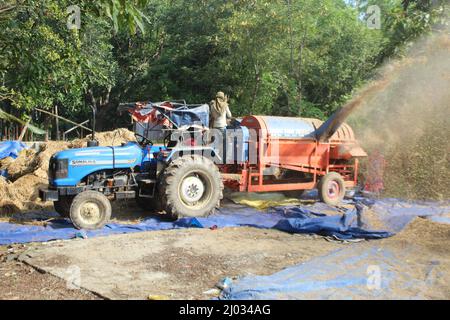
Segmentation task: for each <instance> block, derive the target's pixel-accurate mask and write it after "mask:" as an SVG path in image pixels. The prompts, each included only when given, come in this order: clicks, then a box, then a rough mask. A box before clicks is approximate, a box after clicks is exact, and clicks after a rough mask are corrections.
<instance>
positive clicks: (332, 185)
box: [327, 181, 341, 199]
mask: <svg viewBox="0 0 450 320" xmlns="http://www.w3.org/2000/svg"><path fill="white" fill-rule="evenodd" d="M340 190H341V188H340V187H339V183H337V182H336V181H330V182H329V183H328V190H327V194H328V197H329V198H331V199H336V198H339V193H340Z"/></svg>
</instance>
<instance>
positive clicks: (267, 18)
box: [0, 0, 444, 129]
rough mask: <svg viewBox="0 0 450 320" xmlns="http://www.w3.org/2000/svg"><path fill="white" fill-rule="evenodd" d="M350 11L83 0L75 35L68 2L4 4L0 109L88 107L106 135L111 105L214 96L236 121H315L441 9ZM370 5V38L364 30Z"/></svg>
mask: <svg viewBox="0 0 450 320" xmlns="http://www.w3.org/2000/svg"><path fill="white" fill-rule="evenodd" d="M359 3H360V5H359V6H356V5H354V4H352V2H351V1H334V0H323V1H314V0H235V1H222V0H208V1H207V0H194V1H187V0H132V1H124V0H100V1H88V0H82V1H78V5H79V6H80V9H81V29H80V30H69V29H68V28H67V27H66V21H67V11H66V9H67V7H68V6H69V5H72V2H71V1H69V0H5V1H3V2H2V4H0V81H1V82H0V85H1V86H2V90H3V92H8V95H7V96H8V98H7V99H3V100H2V101H1V102H0V104H1V106H2V107H3V109H4V110H7V111H10V113H12V114H15V115H17V116H18V117H25V115H26V114H28V113H29V112H30V111H31V110H32V109H33V108H34V107H40V108H44V109H51V108H53V107H54V106H55V105H58V106H59V107H60V110H62V113H63V114H64V115H65V116H67V117H70V118H71V119H73V120H85V119H86V117H87V116H88V114H89V108H87V104H91V105H95V106H96V107H97V109H98V110H99V112H98V121H99V125H100V127H101V128H103V129H107V128H109V127H114V126H117V125H119V124H120V121H121V120H120V119H119V118H118V117H117V116H116V112H115V109H116V107H117V105H118V103H119V102H129V101H137V100H148V99H151V100H153V101H155V100H166V99H185V100H187V101H189V102H192V103H196V102H208V101H209V100H210V99H211V97H212V96H213V95H214V93H215V92H216V91H218V90H222V91H225V92H226V93H227V94H228V95H229V96H230V102H231V108H232V112H233V113H234V114H235V115H244V114H257V113H263V114H274V115H290V116H307V117H318V118H325V117H326V116H328V115H329V114H330V113H331V112H333V111H334V110H335V109H336V108H337V107H339V106H340V105H341V104H342V103H344V102H345V101H346V100H347V99H348V98H349V97H350V96H351V94H352V92H353V90H354V89H355V88H358V87H359V86H360V85H362V84H363V83H364V81H366V80H367V79H370V77H371V76H372V75H373V72H374V70H375V69H376V68H377V67H378V66H379V65H380V64H381V63H382V61H384V60H385V59H386V58H389V57H392V56H395V55H397V54H401V52H402V48H403V47H404V46H405V44H408V42H410V41H412V40H413V39H414V38H416V37H418V36H419V35H420V34H422V33H424V32H429V31H430V30H431V29H432V27H433V26H434V25H436V24H439V23H443V22H442V21H444V20H443V18H442V7H443V3H444V2H442V3H440V4H438V5H437V6H433V5H432V4H431V1H412V0H411V1H401V0H369V1H363V2H361V1H359ZM374 3H376V4H378V5H379V6H380V7H381V10H382V29H381V30H371V29H369V28H367V25H366V21H365V19H366V16H365V12H366V9H367V7H368V6H369V5H371V4H374ZM38 120H39V119H38ZM40 120H42V119H40Z"/></svg>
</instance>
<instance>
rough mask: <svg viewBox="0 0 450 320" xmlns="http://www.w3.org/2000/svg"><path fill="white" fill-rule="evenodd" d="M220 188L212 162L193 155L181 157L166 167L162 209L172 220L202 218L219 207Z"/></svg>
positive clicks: (221, 193)
mask: <svg viewBox="0 0 450 320" xmlns="http://www.w3.org/2000/svg"><path fill="white" fill-rule="evenodd" d="M223 188H224V186H223V182H222V178H221V176H220V172H219V169H218V168H217V166H216V165H215V164H214V162H213V161H211V160H210V159H208V158H205V157H201V156H197V155H193V156H184V157H180V158H178V159H176V160H174V161H173V162H172V163H171V164H170V165H169V166H168V167H167V168H166V170H165V172H164V175H163V176H162V179H161V181H160V187H159V194H160V196H161V202H162V206H163V208H164V209H165V210H166V213H167V214H168V215H170V216H172V217H173V218H181V217H204V216H208V215H209V214H211V213H213V212H214V210H215V209H216V208H217V207H219V206H220V200H221V199H222V198H223Z"/></svg>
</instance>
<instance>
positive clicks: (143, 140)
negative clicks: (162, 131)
mask: <svg viewBox="0 0 450 320" xmlns="http://www.w3.org/2000/svg"><path fill="white" fill-rule="evenodd" d="M134 136H135V138H136V141H137V143H139V144H140V145H141V146H143V147H146V146H148V145H150V146H153V142H152V141H151V140H150V139H148V138H147V137H145V136H143V135H142V134H140V133H136V132H135V133H134ZM138 137H139V138H141V139H140V140H139V139H138Z"/></svg>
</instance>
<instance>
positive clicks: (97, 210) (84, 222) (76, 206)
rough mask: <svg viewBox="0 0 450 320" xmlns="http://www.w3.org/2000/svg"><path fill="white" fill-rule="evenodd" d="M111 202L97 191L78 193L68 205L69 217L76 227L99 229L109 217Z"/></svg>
mask: <svg viewBox="0 0 450 320" xmlns="http://www.w3.org/2000/svg"><path fill="white" fill-rule="evenodd" d="M111 211H112V210H111V203H110V201H109V199H108V198H107V197H106V196H105V195H104V194H102V193H100V192H98V191H92V190H90V191H84V192H81V193H79V194H78V195H77V196H76V197H75V198H74V199H73V202H72V205H71V206H70V219H71V220H72V223H73V225H74V226H75V227H76V228H77V229H86V230H94V229H100V228H103V227H104V226H105V224H106V223H107V222H108V221H109V219H110V218H111Z"/></svg>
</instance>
